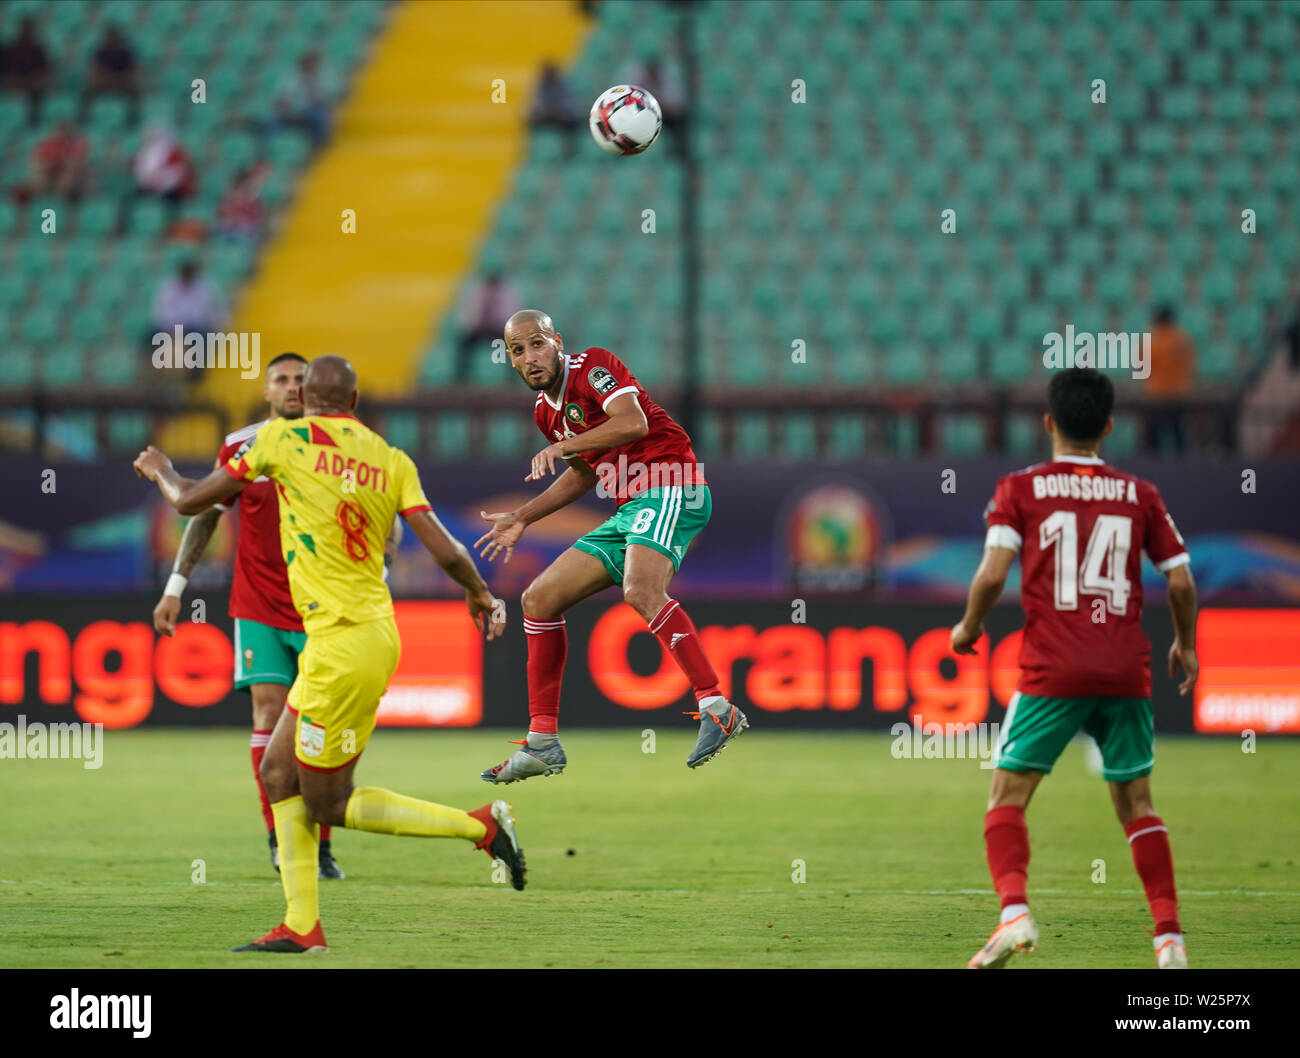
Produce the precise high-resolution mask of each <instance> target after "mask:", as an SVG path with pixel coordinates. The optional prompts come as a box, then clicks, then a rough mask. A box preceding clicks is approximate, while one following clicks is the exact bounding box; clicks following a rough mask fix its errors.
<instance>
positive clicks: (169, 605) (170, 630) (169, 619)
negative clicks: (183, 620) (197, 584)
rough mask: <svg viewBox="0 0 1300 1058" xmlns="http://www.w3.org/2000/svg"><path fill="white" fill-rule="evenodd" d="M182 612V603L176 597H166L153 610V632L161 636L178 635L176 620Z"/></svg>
mask: <svg viewBox="0 0 1300 1058" xmlns="http://www.w3.org/2000/svg"><path fill="white" fill-rule="evenodd" d="M180 612H181V601H180V599H178V598H177V597H176V596H175V595H164V596H163V597H162V598H161V599H159V600H158V605H157V606H155V607H154V608H153V630H154V631H155V632H157V633H159V634H160V635H165V636H174V635H175V634H176V618H177V617H178V616H179V615H180Z"/></svg>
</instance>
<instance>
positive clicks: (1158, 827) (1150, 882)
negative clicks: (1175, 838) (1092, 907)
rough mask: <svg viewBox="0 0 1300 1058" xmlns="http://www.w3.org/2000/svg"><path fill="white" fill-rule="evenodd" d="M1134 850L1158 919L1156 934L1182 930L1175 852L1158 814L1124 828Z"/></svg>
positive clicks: (1148, 896) (1154, 917)
mask: <svg viewBox="0 0 1300 1058" xmlns="http://www.w3.org/2000/svg"><path fill="white" fill-rule="evenodd" d="M1124 833H1125V834H1126V835H1128V843H1129V846H1130V847H1131V848H1132V849H1133V865H1134V866H1135V867H1137V872H1138V877H1139V878H1141V879H1142V888H1143V889H1145V890H1146V891H1147V904H1148V905H1149V906H1150V908H1151V917H1152V918H1153V919H1155V923H1156V936H1157V937H1158V936H1160V934H1162V933H1181V932H1182V930H1181V929H1179V928H1178V894H1177V892H1176V891H1175V889H1174V854H1173V852H1171V851H1170V848H1169V831H1168V829H1166V827H1165V825H1164V823H1163V822H1162V821H1161V819H1160V817H1159V816H1143V817H1142V818H1141V819H1135V820H1133V822H1131V823H1129V824H1127V825H1126V826H1125V827H1124Z"/></svg>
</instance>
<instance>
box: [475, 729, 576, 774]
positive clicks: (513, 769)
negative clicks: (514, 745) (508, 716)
mask: <svg viewBox="0 0 1300 1058" xmlns="http://www.w3.org/2000/svg"><path fill="white" fill-rule="evenodd" d="M568 763H569V758H568V757H566V756H565V755H564V747H563V746H561V745H560V741H559V739H556V740H555V742H553V743H552V744H551V745H549V746H547V747H546V748H545V749H534V748H533V747H532V746H530V745H528V742H527V740H525V741H524V742H523V743H522V745H521V746H520V748H519V749H517V750H515V752H514V753H513V754H512V755H511V756H510V758H509V759H508V760H503V761H502V762H501V763H500V764H498V765H497V766H496V767H495V768H488V769H487V770H486V771H484V772H481V773H480V774H479V778H481V779H482V780H483V781H484V782H499V783H511V782H519V781H520V780H521V779H531V778H532V777H533V776H534V775H559V774H560V772H562V771H564V766H565V765H566V764H568Z"/></svg>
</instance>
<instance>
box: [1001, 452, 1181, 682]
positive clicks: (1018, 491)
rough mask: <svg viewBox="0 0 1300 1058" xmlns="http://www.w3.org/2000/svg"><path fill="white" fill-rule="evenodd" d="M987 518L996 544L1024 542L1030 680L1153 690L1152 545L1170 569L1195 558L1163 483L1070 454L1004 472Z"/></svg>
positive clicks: (1023, 657)
mask: <svg viewBox="0 0 1300 1058" xmlns="http://www.w3.org/2000/svg"><path fill="white" fill-rule="evenodd" d="M984 520H985V521H986V522H987V523H988V527H989V529H988V538H987V540H986V542H985V546H986V547H1008V548H1011V549H1013V550H1016V551H1019V552H1020V562H1021V578H1020V580H1021V585H1020V599H1021V604H1022V605H1023V606H1024V609H1025V636H1024V642H1023V643H1022V645H1021V648H1020V683H1019V688H1020V690H1021V691H1022V692H1024V693H1025V694H1032V695H1039V696H1042V697H1047V698H1076V697H1090V696H1093V695H1096V696H1104V697H1114V698H1148V697H1150V695H1151V644H1150V642H1149V641H1148V640H1147V637H1146V636H1145V635H1144V634H1143V632H1142V625H1141V618H1142V552H1143V551H1145V552H1146V553H1147V555H1148V556H1149V557H1150V559H1151V561H1152V562H1153V563H1154V564H1155V567H1156V569H1158V570H1160V571H1161V572H1162V573H1163V572H1166V571H1167V570H1170V569H1173V568H1174V567H1175V566H1180V565H1182V564H1183V563H1185V562H1189V561H1190V558H1189V556H1188V554H1187V549H1186V548H1185V547H1184V546H1183V538H1182V537H1181V536H1179V534H1178V530H1177V528H1175V526H1174V522H1173V519H1172V518H1170V517H1169V513H1168V512H1167V511H1166V510H1165V505H1164V501H1163V500H1161V499H1160V493H1159V492H1158V491H1157V489H1156V487H1155V486H1154V485H1152V484H1151V483H1150V482H1147V481H1143V480H1141V479H1140V478H1135V477H1134V476H1133V475H1132V474H1125V473H1124V472H1123V471H1120V470H1116V469H1115V468H1114V467H1112V466H1108V465H1107V464H1106V463H1105V462H1104V461H1103V460H1101V459H1098V458H1092V457H1084V456H1062V457H1061V458H1060V459H1057V460H1053V461H1052V462H1050V463H1040V464H1039V465H1038V466H1033V467H1029V468H1027V469H1025V470H1020V471H1017V472H1016V473H1014V474H1008V475H1007V476H1006V477H1004V478H1002V479H1001V480H1000V481H999V482H998V487H997V491H995V492H994V494H993V499H992V501H991V502H990V503H989V505H988V509H987V510H986V511H985V512H984Z"/></svg>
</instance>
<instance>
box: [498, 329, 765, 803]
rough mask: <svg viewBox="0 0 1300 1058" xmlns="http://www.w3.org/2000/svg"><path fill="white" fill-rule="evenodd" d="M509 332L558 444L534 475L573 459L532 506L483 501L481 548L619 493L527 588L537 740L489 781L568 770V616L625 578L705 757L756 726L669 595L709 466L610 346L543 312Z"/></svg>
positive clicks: (626, 591)
mask: <svg viewBox="0 0 1300 1058" xmlns="http://www.w3.org/2000/svg"><path fill="white" fill-rule="evenodd" d="M505 340H506V348H507V350H508V351H509V354H510V363H511V365H512V366H513V367H514V369H515V370H516V371H517V372H518V373H519V377H520V378H522V379H523V380H524V382H525V383H526V384H527V385H528V388H529V389H532V390H534V391H536V392H537V401H536V403H535V405H534V419H535V420H536V422H537V428H538V429H539V430H541V432H542V435H543V436H544V437H545V438H546V439H547V441H548V442H549V443H548V444H547V446H546V447H545V448H543V449H542V450H541V451H540V452H538V453H537V455H535V456H534V457H533V465H532V472H531V473H530V474H529V475H528V476H527V477H525V478H524V480H525V481H540V480H542V478H544V477H546V476H547V475H553V474H554V473H555V471H556V468H557V465H558V464H559V463H560V462H563V463H566V464H567V469H566V470H565V471H564V472H563V473H562V474H561V475H560V477H559V478H558V480H556V481H555V483H554V484H552V485H551V486H550V488H548V489H547V490H546V491H545V492H543V493H542V494H541V495H540V496H537V497H536V498H535V499H532V500H529V501H528V502H527V503H525V504H524V505H523V506H522V507H520V508H519V509H518V510H515V511H510V512H498V513H495V514H488V513H487V512H483V517H484V518H486V519H487V520H488V521H490V522H491V523H492V528H491V529H490V530H489V531H488V532H486V533H485V534H484V535H483V536H482V537H480V538H479V539H478V541H477V542H476V543H475V545H474V546H475V547H476V548H482V551H481V554H482V555H483V557H484V558H486V559H487V560H488V561H489V562H491V561H493V560H494V559H495V558H496V556H497V555H498V554H500V553H501V552H503V551H504V552H505V556H506V557H505V560H506V561H507V562H508V561H509V560H510V555H511V553H512V552H513V551H514V547H515V545H516V544H517V543H518V542H519V538H520V537H521V536H522V535H523V532H524V529H525V528H527V527H528V526H529V525H530V524H531V523H533V522H536V521H539V520H540V519H542V518H545V517H546V516H547V515H548V514H552V513H554V512H555V511H558V510H559V509H560V508H561V507H564V506H566V505H567V504H570V503H572V502H573V501H574V500H576V499H578V498H579V497H580V496H583V495H585V494H586V493H587V492H589V491H591V489H593V488H597V487H599V490H600V492H601V494H602V495H606V496H609V497H611V498H613V499H614V500H615V502H616V503H617V504H618V511H617V513H616V514H615V515H614V517H612V518H610V519H609V520H608V521H607V522H605V523H604V524H603V525H601V526H599V527H598V528H596V529H594V530H593V531H592V532H590V533H588V534H587V535H586V536H584V537H582V538H581V539H579V540H578V541H577V542H576V543H574V545H573V547H571V548H570V549H569V550H568V551H566V552H564V554H562V555H561V556H560V557H559V558H557V559H556V560H555V561H554V562H553V563H551V565H550V566H549V567H548V568H547V569H545V570H544V571H543V572H542V573H541V574H540V575H539V576H538V577H537V579H536V580H534V581H533V583H532V584H530V585H529V586H528V588H527V589H526V590H525V591H524V594H523V599H522V602H523V610H524V632H525V633H526V634H527V636H528V711H529V717H530V720H529V725H528V737H527V738H526V739H525V740H524V742H523V744H522V747H523V748H521V749H520V750H519V751H518V752H516V753H515V754H514V755H513V756H511V757H510V758H509V759H508V760H506V761H503V762H502V763H500V764H498V765H496V766H495V767H493V768H489V769H487V770H486V771H484V772H483V773H482V778H483V779H485V780H486V781H488V782H493V783H510V782H516V781H518V780H520V779H527V778H529V777H531V776H533V775H554V774H556V773H558V772H561V771H563V770H564V766H565V765H566V764H567V763H568V758H567V757H566V756H565V754H564V749H563V747H561V745H560V740H559V736H558V734H557V731H558V727H557V720H558V717H559V709H560V681H561V679H562V677H563V675H564V659H565V655H566V653H567V650H568V640H567V637H566V635H565V631H564V613H565V611H566V610H568V609H569V607H570V606H573V605H574V604H575V603H578V602H581V601H582V600H583V599H586V598H587V597H588V596H591V595H594V594H596V592H599V591H604V590H605V589H606V588H608V587H610V586H611V585H613V584H619V585H622V588H623V598H624V599H625V600H626V601H627V602H628V604H629V605H630V606H631V607H632V608H633V609H634V610H636V611H637V613H639V614H640V615H641V616H642V617H643V618H644V619H645V621H646V623H647V625H648V626H649V628H650V631H651V632H653V633H654V635H655V636H656V637H657V638H658V640H659V642H661V643H662V644H663V646H664V649H665V650H667V651H668V654H669V656H670V657H672V658H673V660H674V661H676V662H677V664H678V665H679V666H680V667H681V670H682V671H683V672H684V673H685V674H686V676H687V678H688V679H689V680H690V681H691V687H692V688H693V689H694V691H695V699H696V703H697V705H698V708H699V712H697V713H691V714H689V715H691V716H694V717H695V718H696V719H698V720H699V721H700V733H699V738H698V740H697V741H696V744H695V749H694V750H693V751H692V752H691V754H690V756H689V757H687V759H686V763H687V765H688V766H689V767H691V768H698V767H699V766H700V765H701V764H704V763H705V762H706V761H709V760H712V759H713V758H714V757H716V756H717V755H718V754H719V753H720V752H721V751H722V749H723V747H725V746H726V744H727V743H728V742H729V741H731V739H733V738H735V737H736V736H737V735H739V734H740V733H741V731H743V730H744V729H745V728H746V727H748V726H749V722H748V720H746V718H745V714H744V713H742V712H741V711H740V710H739V709H737V708H736V707H735V706H734V705H732V704H731V703H730V702H729V701H727V700H726V699H725V698H723V697H722V694H721V692H720V691H719V689H718V677H717V674H716V673H715V672H714V669H713V665H712V663H710V661H709V659H708V656H707V655H706V654H705V653H704V649H703V648H702V647H701V645H700V641H699V635H698V633H697V632H696V630H695V625H694V623H692V621H691V619H690V618H689V617H688V616H687V615H686V611H685V610H683V609H682V608H681V606H680V605H679V604H678V603H677V601H676V600H675V599H672V598H669V596H668V586H669V583H670V582H671V581H672V578H673V575H674V574H675V573H676V572H677V570H678V569H679V568H680V567H681V564H682V558H683V556H684V555H685V554H686V549H687V547H688V546H689V544H690V542H691V540H692V539H693V538H694V537H695V535H696V534H697V533H698V532H699V531H700V530H701V529H703V528H704V526H705V525H706V524H707V523H708V520H709V514H710V513H711V511H712V509H713V501H712V499H711V497H710V495H709V487H708V485H707V484H706V482H705V480H704V468H703V465H702V464H701V463H699V462H698V461H697V460H696V458H695V452H694V451H693V450H692V448H691V439H690V438H689V437H688V436H687V435H686V431H685V430H683V429H682V428H681V427H680V426H679V425H677V423H675V422H674V421H673V420H672V419H671V418H670V417H669V416H668V414H667V412H665V411H664V410H663V409H662V408H661V407H659V405H658V404H656V403H655V402H654V401H653V400H651V399H650V397H649V395H648V394H647V393H646V391H645V390H644V389H643V388H642V387H641V385H640V383H639V382H637V380H636V378H635V377H634V376H633V375H632V373H631V372H630V371H629V370H628V369H627V367H625V366H624V364H623V363H622V361H620V360H619V359H618V357H616V356H615V355H614V354H613V353H611V352H609V350H607V349H598V348H591V349H587V350H586V351H585V352H582V353H579V354H577V355H576V356H569V355H566V354H565V352H564V339H563V337H562V336H561V335H560V334H558V333H557V332H556V330H555V326H554V324H553V323H552V322H551V318H550V317H549V316H548V315H546V313H544V312H541V311H539V310H537V309H523V310H521V311H520V312H516V313H515V314H514V315H513V316H511V317H510V319H509V320H508V321H507V322H506V326H505Z"/></svg>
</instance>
